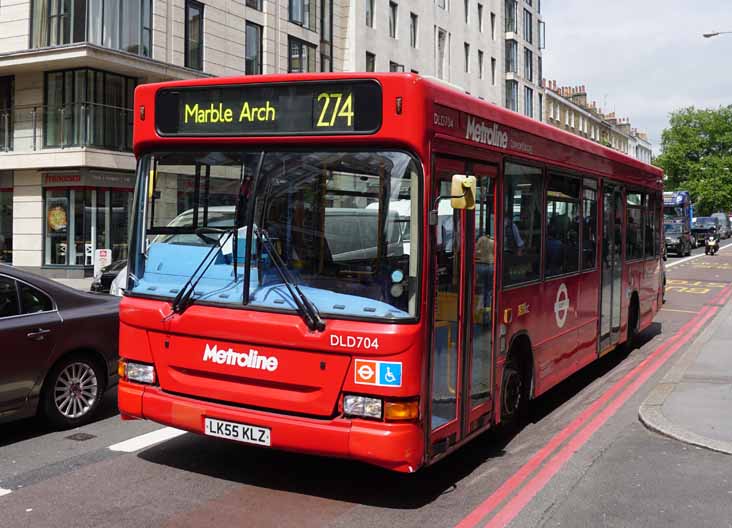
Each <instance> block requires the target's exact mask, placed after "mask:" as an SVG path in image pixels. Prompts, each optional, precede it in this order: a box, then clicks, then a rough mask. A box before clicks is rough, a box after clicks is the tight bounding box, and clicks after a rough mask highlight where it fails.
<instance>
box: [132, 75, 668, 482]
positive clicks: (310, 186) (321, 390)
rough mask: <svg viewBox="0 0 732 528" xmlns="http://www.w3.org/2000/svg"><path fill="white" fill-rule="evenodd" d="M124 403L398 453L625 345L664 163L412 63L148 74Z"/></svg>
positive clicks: (509, 408) (651, 273) (654, 286)
mask: <svg viewBox="0 0 732 528" xmlns="http://www.w3.org/2000/svg"><path fill="white" fill-rule="evenodd" d="M134 119H135V122H134V150H135V154H136V156H137V158H138V160H139V161H138V168H137V186H136V191H135V198H134V200H135V207H134V219H133V228H132V234H131V245H130V247H131V250H130V259H129V277H128V281H127V286H126V292H125V296H124V298H123V300H122V304H121V312H120V320H121V331H120V355H121V357H122V359H121V361H120V368H119V373H120V377H121V381H120V385H119V407H120V411H121V413H122V417H123V418H125V419H132V418H145V419H149V420H153V421H156V422H159V423H162V424H167V425H170V426H173V427H178V428H182V429H185V430H188V431H193V432H196V433H200V434H203V435H210V436H215V437H223V438H227V439H231V440H233V441H239V442H244V443H248V444H255V445H258V446H262V447H263V448H270V449H282V450H291V451H297V452H302V453H312V454H318V455H326V456H333V457H344V458H351V459H356V460H361V461H364V462H367V463H370V464H376V465H378V466H381V467H384V468H388V469H391V470H395V471H402V472H412V471H415V470H417V469H418V468H420V467H422V466H424V465H426V464H431V463H433V462H435V461H437V460H439V459H441V458H442V457H444V456H445V455H447V454H448V453H451V452H452V451H454V450H456V449H457V448H458V447H460V446H461V445H463V444H465V443H466V442H467V441H469V440H471V439H472V438H474V437H475V436H476V435H479V434H480V433H481V432H483V431H485V430H486V429H488V428H490V427H493V426H495V425H496V424H499V423H501V422H509V423H510V422H515V421H517V420H520V417H521V416H522V414H523V413H524V411H525V409H526V406H527V404H528V403H529V401H530V400H531V399H533V398H536V397H538V396H540V395H541V394H543V393H544V392H546V391H547V390H549V389H550V388H551V387H553V386H554V385H556V384H557V383H559V382H560V381H562V380H563V379H565V378H567V376H569V375H570V374H572V373H573V372H576V371H577V370H579V369H581V368H582V367H583V366H585V365H587V364H588V363H590V362H592V361H593V360H595V359H597V358H598V357H600V356H602V355H603V354H605V353H607V352H608V351H609V350H611V349H612V348H613V347H615V346H617V345H618V344H620V343H624V342H626V341H628V340H631V339H632V337H633V336H634V335H635V334H636V333H637V332H639V331H641V330H643V329H644V328H645V327H647V326H648V325H649V324H650V323H651V320H652V319H653V317H654V314H655V313H656V312H657V310H658V309H659V306H660V303H661V302H662V275H663V268H662V260H661V253H662V252H661V247H662V243H663V237H662V234H663V232H662V230H661V229H662V220H663V199H662V194H661V193H662V173H661V171H660V170H658V169H656V168H654V167H651V166H649V165H645V164H643V163H640V162H638V161H636V160H633V159H631V158H629V157H627V156H624V155H622V154H620V153H618V152H615V151H613V150H609V149H607V148H604V147H602V146H600V145H598V144H595V143H592V142H590V141H586V140H584V139H582V138H579V137H577V136H574V135H570V134H568V133H565V132H563V131H561V130H559V129H557V128H553V127H551V126H547V125H545V124H542V123H540V122H538V121H534V120H532V119H528V118H526V117H523V116H521V115H519V114H516V113H514V112H510V111H508V110H505V109H503V108H499V107H497V106H495V105H492V104H489V103H487V102H485V101H482V100H479V99H477V98H475V97H472V96H470V95H467V94H464V93H461V92H460V91H458V90H456V89H454V88H452V87H449V86H446V85H444V84H443V83H441V82H439V81H434V80H429V79H425V78H423V77H420V76H417V75H411V74H373V73H372V74H365V73H364V74H362V73H355V74H312V75H273V76H254V77H237V78H225V79H222V78H218V79H206V80H197V81H181V82H172V83H162V84H148V85H144V86H140V87H138V88H137V90H136V92H135V106H134Z"/></svg>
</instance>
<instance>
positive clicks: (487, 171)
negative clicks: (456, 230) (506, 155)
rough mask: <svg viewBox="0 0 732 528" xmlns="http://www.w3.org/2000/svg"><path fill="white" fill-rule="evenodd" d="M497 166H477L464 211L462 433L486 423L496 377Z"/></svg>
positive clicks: (473, 172) (475, 166) (473, 167)
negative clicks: (470, 203) (470, 202)
mask: <svg viewBox="0 0 732 528" xmlns="http://www.w3.org/2000/svg"><path fill="white" fill-rule="evenodd" d="M497 173H498V171H497V169H496V167H492V166H487V165H477V164H474V165H472V166H471V167H470V170H469V174H472V175H474V176H475V177H476V179H477V189H476V190H477V192H476V196H475V209H474V210H472V211H465V230H464V231H465V240H466V248H465V249H466V251H465V253H466V266H465V267H466V272H467V275H469V279H468V280H467V281H466V286H467V288H468V289H469V291H470V295H467V296H466V297H465V300H466V302H467V306H466V309H465V313H466V314H470V315H469V317H467V318H465V321H471V322H472V324H470V325H469V326H468V328H466V332H465V335H466V342H465V350H466V361H465V363H466V365H465V366H466V368H465V373H466V375H465V381H464V385H465V389H466V390H465V399H464V402H465V409H464V415H465V420H463V434H464V435H468V434H470V433H471V432H473V431H474V430H476V429H478V428H480V427H482V426H483V425H485V423H487V420H488V418H489V413H490V410H491V407H492V405H491V395H492V381H493V378H492V375H493V313H494V312H495V311H494V310H493V302H494V298H495V296H494V291H495V290H494V278H495V274H494V263H495V214H494V213H495V192H494V188H495V178H496V175H497Z"/></svg>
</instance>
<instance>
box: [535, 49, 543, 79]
mask: <svg viewBox="0 0 732 528" xmlns="http://www.w3.org/2000/svg"><path fill="white" fill-rule="evenodd" d="M536 67H537V70H538V72H537V73H538V75H537V76H536V82H537V84H539V86H544V84H543V83H544V65H543V64H542V62H541V55H539V56H538V57H536Z"/></svg>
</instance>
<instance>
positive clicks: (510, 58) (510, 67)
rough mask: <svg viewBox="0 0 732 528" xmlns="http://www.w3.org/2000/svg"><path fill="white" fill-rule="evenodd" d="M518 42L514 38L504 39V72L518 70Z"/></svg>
mask: <svg viewBox="0 0 732 528" xmlns="http://www.w3.org/2000/svg"><path fill="white" fill-rule="evenodd" d="M517 63H518V43H517V42H516V41H515V40H511V39H509V40H507V41H506V73H516V71H517V70H518V64H517Z"/></svg>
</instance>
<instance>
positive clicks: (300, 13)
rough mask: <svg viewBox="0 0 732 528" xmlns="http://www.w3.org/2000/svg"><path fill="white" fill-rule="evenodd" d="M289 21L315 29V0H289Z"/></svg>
mask: <svg viewBox="0 0 732 528" xmlns="http://www.w3.org/2000/svg"><path fill="white" fill-rule="evenodd" d="M290 22H292V23H293V24H297V25H298V26H303V27H305V28H308V29H312V30H315V0H290Z"/></svg>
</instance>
